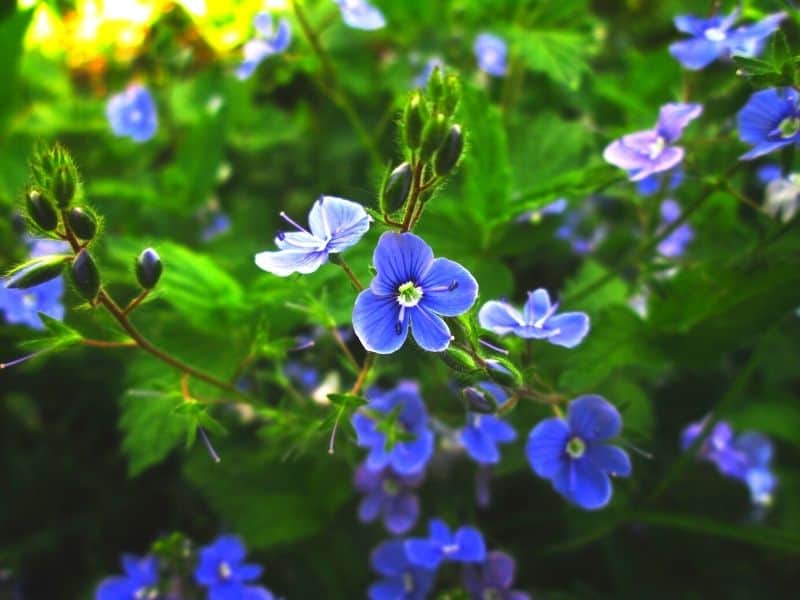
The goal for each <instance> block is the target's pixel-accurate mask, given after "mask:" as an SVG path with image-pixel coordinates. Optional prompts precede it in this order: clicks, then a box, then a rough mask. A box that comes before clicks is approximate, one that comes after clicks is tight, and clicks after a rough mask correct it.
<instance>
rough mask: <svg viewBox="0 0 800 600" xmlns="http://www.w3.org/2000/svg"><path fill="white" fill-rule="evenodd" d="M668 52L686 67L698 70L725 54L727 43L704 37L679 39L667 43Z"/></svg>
mask: <svg viewBox="0 0 800 600" xmlns="http://www.w3.org/2000/svg"><path fill="white" fill-rule="evenodd" d="M669 53H670V54H671V55H672V56H674V57H675V58H676V59H677V61H678V62H679V63H681V64H682V65H683V66H684V67H686V68H687V69H690V70H692V71H698V70H700V69H702V68H704V67H707V66H708V65H710V64H711V63H712V62H714V61H715V60H716V59H718V58H719V57H720V56H722V55H723V54H727V45H726V44H724V43H720V42H713V41H711V40H707V39H705V38H697V39H691V40H681V41H680V42H673V43H672V44H670V45H669Z"/></svg>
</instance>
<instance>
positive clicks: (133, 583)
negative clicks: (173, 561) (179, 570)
mask: <svg viewBox="0 0 800 600" xmlns="http://www.w3.org/2000/svg"><path fill="white" fill-rule="evenodd" d="M122 568H123V570H124V571H125V575H123V576H115V577H108V578H106V579H104V580H103V581H101V582H100V585H98V586H97V592H96V593H95V599H96V600H134V599H136V598H151V597H154V595H151V593H152V594H156V593H157V587H156V586H157V585H158V560H157V559H156V558H155V557H154V556H143V557H141V558H139V557H138V556H134V555H132V554H125V555H123V556H122Z"/></svg>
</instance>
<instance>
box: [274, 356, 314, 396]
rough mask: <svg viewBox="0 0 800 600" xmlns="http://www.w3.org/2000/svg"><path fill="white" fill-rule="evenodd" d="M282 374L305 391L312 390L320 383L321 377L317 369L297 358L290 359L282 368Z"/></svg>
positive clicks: (309, 391)
mask: <svg viewBox="0 0 800 600" xmlns="http://www.w3.org/2000/svg"><path fill="white" fill-rule="evenodd" d="M283 372H284V374H285V375H286V376H287V377H288V378H289V379H290V380H291V381H292V383H294V384H296V385H298V386H299V387H300V389H301V390H303V391H304V392H307V393H309V394H310V393H311V392H313V391H314V390H315V389H316V388H317V386H318V385H319V384H320V381H321V380H322V378H321V377H320V374H319V370H317V368H316V367H312V366H311V365H306V364H303V363H301V362H300V361H297V360H290V361H289V362H287V363H286V366H284V368H283Z"/></svg>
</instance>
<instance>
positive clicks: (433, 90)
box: [428, 66, 445, 105]
mask: <svg viewBox="0 0 800 600" xmlns="http://www.w3.org/2000/svg"><path fill="white" fill-rule="evenodd" d="M444 94H445V83H444V74H443V73H442V69H440V68H439V67H438V66H437V67H434V69H433V71H432V72H431V76H430V78H429V79H428V95H429V96H430V97H431V100H433V103H434V104H437V105H438V104H439V101H440V100H441V99H442V98H443V97H444Z"/></svg>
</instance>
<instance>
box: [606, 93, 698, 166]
mask: <svg viewBox="0 0 800 600" xmlns="http://www.w3.org/2000/svg"><path fill="white" fill-rule="evenodd" d="M702 112H703V107H702V106H701V105H700V104H684V103H681V102H676V103H670V104H665V105H664V106H662V107H661V110H660V112H659V113H658V122H657V123H656V126H655V127H654V128H653V129H646V130H645V131H637V132H636V133H630V134H628V135H624V136H622V137H621V138H620V139H618V140H615V141H613V142H611V143H610V144H609V145H608V146H606V149H605V150H604V151H603V158H604V159H606V161H607V162H610V163H611V164H612V165H615V166H617V167H620V168H621V169H625V170H626V171H628V178H629V179H630V180H631V181H641V180H642V179H645V178H646V177H649V176H650V175H652V174H653V173H661V172H663V171H668V170H669V169H672V168H673V167H676V166H677V165H678V164H679V163H680V162H681V161H682V160H683V154H684V151H683V148H681V147H680V146H672V145H671V144H672V143H673V142H675V141H677V140H678V139H679V138H680V137H681V134H682V133H683V130H684V128H685V127H686V126H687V125H688V124H689V123H690V122H692V121H693V120H694V119H696V118H697V117H699V116H700V113H702Z"/></svg>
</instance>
